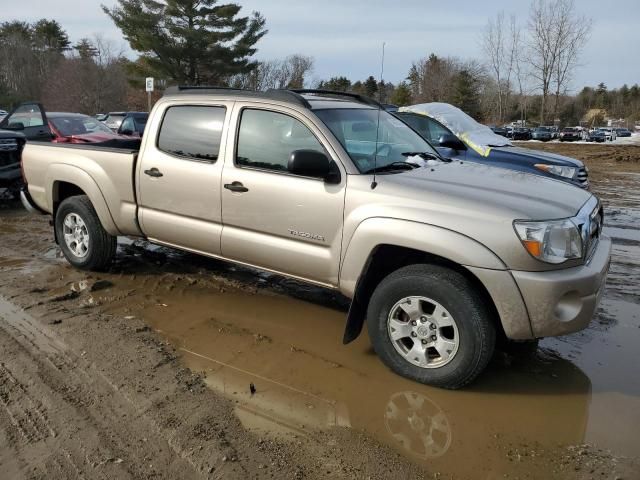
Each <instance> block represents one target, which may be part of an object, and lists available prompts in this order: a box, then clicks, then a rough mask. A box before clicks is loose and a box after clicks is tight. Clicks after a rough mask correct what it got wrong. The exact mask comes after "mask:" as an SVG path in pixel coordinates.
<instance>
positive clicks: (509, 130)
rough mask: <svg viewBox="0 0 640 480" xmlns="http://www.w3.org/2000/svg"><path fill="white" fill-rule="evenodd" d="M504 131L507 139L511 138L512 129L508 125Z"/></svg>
mask: <svg viewBox="0 0 640 480" xmlns="http://www.w3.org/2000/svg"><path fill="white" fill-rule="evenodd" d="M504 129H505V130H506V131H507V138H513V130H514V128H513V127H512V126H510V125H507V126H506V127H504Z"/></svg>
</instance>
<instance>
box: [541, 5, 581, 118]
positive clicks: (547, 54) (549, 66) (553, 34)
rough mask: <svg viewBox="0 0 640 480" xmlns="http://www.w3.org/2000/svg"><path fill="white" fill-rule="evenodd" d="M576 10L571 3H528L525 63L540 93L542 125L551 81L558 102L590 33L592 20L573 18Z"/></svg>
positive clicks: (579, 17) (575, 16)
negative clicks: (527, 40) (527, 41)
mask: <svg viewBox="0 0 640 480" xmlns="http://www.w3.org/2000/svg"><path fill="white" fill-rule="evenodd" d="M575 11H576V9H575V4H574V1H573V0H553V1H547V0H534V2H533V3H532V4H531V11H530V13H529V25H528V29H529V55H528V60H529V63H530V66H531V75H532V76H533V77H534V78H535V79H536V81H537V82H538V87H539V88H540V90H541V93H542V97H541V106H540V122H541V123H544V121H545V115H546V113H547V112H546V108H547V99H548V97H549V93H550V91H551V87H552V85H553V83H554V79H555V86H556V91H557V92H558V94H557V96H556V99H558V98H559V96H560V91H561V89H562V88H563V87H565V86H566V83H567V81H568V80H569V79H570V78H571V73H572V72H573V70H574V69H575V67H576V66H577V59H578V56H579V53H580V49H581V48H582V47H583V42H584V41H585V40H586V38H587V37H588V35H589V32H590V31H591V21H590V20H588V19H587V18H585V17H584V16H578V15H576V14H575V13H574V12H575ZM556 108H557V105H556ZM554 113H555V112H554Z"/></svg>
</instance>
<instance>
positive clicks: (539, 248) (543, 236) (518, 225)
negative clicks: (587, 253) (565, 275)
mask: <svg viewBox="0 0 640 480" xmlns="http://www.w3.org/2000/svg"><path fill="white" fill-rule="evenodd" d="M513 227H514V228H515V230H516V233H517V234H518V237H520V241H521V242H522V245H523V246H524V248H525V249H526V250H527V252H529V253H530V254H531V255H532V256H534V257H535V258H537V259H538V260H542V261H543V262H547V263H556V264H557V263H563V262H566V261H567V260H569V259H571V258H582V236H581V235H580V230H579V229H578V227H577V226H576V224H575V223H573V222H572V221H571V220H568V219H565V220H549V221H547V222H528V221H515V222H513Z"/></svg>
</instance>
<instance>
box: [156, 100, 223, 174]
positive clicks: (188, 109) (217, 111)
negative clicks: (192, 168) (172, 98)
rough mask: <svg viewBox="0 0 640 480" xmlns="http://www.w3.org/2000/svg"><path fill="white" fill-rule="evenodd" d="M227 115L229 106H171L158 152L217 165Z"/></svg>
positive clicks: (160, 135)
mask: <svg viewBox="0 0 640 480" xmlns="http://www.w3.org/2000/svg"><path fill="white" fill-rule="evenodd" d="M225 115H226V108H225V107H206V106H196V105H180V106H176V107H169V108H168V109H167V110H166V112H165V114H164V118H163V119H162V125H161V127H160V133H159V134H158V149H159V150H161V151H163V152H166V153H168V154H170V155H174V156H176V157H182V158H186V159H189V160H200V161H206V162H215V161H216V160H217V159H218V154H219V152H220V142H221V139H222V128H223V127H224V119H225Z"/></svg>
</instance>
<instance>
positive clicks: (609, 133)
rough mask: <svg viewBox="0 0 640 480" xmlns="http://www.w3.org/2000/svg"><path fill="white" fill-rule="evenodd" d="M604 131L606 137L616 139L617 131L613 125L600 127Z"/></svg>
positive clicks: (609, 139) (610, 139) (611, 140)
mask: <svg viewBox="0 0 640 480" xmlns="http://www.w3.org/2000/svg"><path fill="white" fill-rule="evenodd" d="M598 130H600V131H601V132H602V133H604V136H605V139H606V140H608V141H610V142H613V141H614V140H615V139H616V131H615V130H614V129H613V128H611V127H600V128H598Z"/></svg>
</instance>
